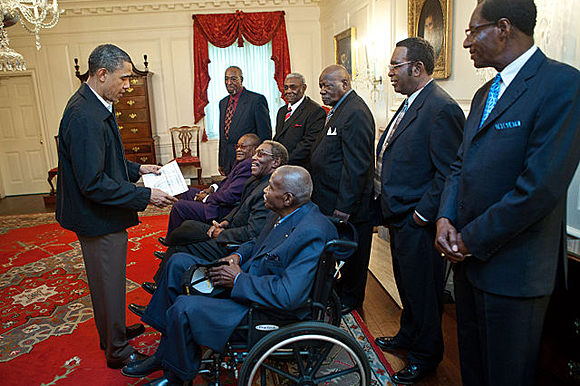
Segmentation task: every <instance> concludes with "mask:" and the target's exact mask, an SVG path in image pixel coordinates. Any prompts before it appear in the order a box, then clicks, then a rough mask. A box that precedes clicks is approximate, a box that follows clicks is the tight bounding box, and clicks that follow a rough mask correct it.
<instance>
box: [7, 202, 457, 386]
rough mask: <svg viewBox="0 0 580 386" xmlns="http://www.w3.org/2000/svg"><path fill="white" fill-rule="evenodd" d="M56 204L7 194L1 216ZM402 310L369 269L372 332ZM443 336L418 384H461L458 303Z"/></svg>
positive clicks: (394, 358)
mask: <svg viewBox="0 0 580 386" xmlns="http://www.w3.org/2000/svg"><path fill="white" fill-rule="evenodd" d="M51 211H54V207H49V208H45V206H44V202H43V199H42V195H34V196H18V197H8V198H4V199H1V200H0V216H5V215H18V214H31V213H47V212H51ZM400 315H401V310H400V308H399V307H398V306H397V304H396V303H395V302H394V301H393V299H392V298H391V297H390V296H389V295H388V293H387V292H386V291H385V290H384V289H383V287H382V286H381V285H380V284H379V282H378V281H377V280H376V279H375V278H374V277H373V275H372V274H370V273H369V277H368V282H367V290H366V299H365V302H364V305H363V309H362V312H361V316H362V317H363V319H364V320H365V322H366V324H367V326H368V328H369V330H370V332H371V333H372V334H373V336H375V337H377V336H392V335H394V334H395V333H396V332H397V330H398V327H399V317H400ZM443 337H444V340H445V356H444V358H443V362H441V364H440V365H439V367H438V368H437V370H436V371H435V372H434V373H433V374H431V375H429V376H428V377H426V378H425V379H424V380H423V381H421V382H419V383H417V385H424V386H427V385H433V386H439V385H440V386H456V385H461V376H460V373H459V356H458V350H457V334H456V323H455V306H454V305H452V304H448V305H446V306H445V313H444V315H443ZM405 354H406V353H405V352H404V351H401V352H396V353H388V352H386V353H385V356H386V357H387V360H388V361H389V362H390V363H391V365H392V366H393V368H394V370H395V371H396V370H399V369H401V368H402V367H404V366H405V364H406V361H405Z"/></svg>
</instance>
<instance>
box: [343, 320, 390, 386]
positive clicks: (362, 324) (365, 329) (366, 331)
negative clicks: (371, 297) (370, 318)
mask: <svg viewBox="0 0 580 386" xmlns="http://www.w3.org/2000/svg"><path fill="white" fill-rule="evenodd" d="M352 316H354V319H355V320H356V321H357V323H358V325H359V327H360V328H361V329H362V330H363V333H364V334H365V335H366V336H367V337H370V338H371V339H369V343H370V344H371V347H372V348H373V350H374V351H375V353H376V354H377V356H378V357H379V360H380V361H381V363H382V364H383V366H385V368H386V369H387V371H388V372H389V376H390V375H393V374H394V373H395V370H393V368H392V367H391V364H390V363H389V361H387V358H386V357H385V354H384V353H383V350H381V348H380V347H379V346H377V344H376V343H375V339H374V336H373V334H371V332H370V331H369V328H368V327H367V325H366V323H365V321H364V320H363V319H362V317H361V316H360V315H359V313H358V312H357V311H356V310H354V311H352Z"/></svg>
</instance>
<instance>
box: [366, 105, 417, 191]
mask: <svg viewBox="0 0 580 386" xmlns="http://www.w3.org/2000/svg"><path fill="white" fill-rule="evenodd" d="M408 109H409V98H407V99H405V102H403V108H401V111H400V112H399V115H397V118H396V119H395V122H393V125H392V128H391V129H390V130H389V132H388V133H387V137H386V138H385V141H384V142H383V146H382V147H381V151H380V152H379V155H378V157H377V166H376V167H375V178H374V181H373V182H374V186H375V199H376V198H377V197H378V195H379V194H380V193H381V172H382V169H383V154H385V149H386V148H387V145H388V144H389V142H390V141H391V138H393V135H394V134H395V131H396V130H397V127H398V126H399V123H401V121H402V120H403V117H404V116H405V113H406V112H407V110H408Z"/></svg>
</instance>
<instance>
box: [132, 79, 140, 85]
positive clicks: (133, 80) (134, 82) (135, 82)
mask: <svg viewBox="0 0 580 386" xmlns="http://www.w3.org/2000/svg"><path fill="white" fill-rule="evenodd" d="M137 83H139V80H138V79H131V84H137Z"/></svg>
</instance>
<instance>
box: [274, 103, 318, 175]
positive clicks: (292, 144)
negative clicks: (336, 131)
mask: <svg viewBox="0 0 580 386" xmlns="http://www.w3.org/2000/svg"><path fill="white" fill-rule="evenodd" d="M287 112H288V106H287V105H285V106H282V107H280V110H278V115H277V116H276V135H275V136H274V141H278V142H280V143H281V144H282V145H284V146H285V147H286V150H288V154H289V155H290V158H289V160H288V164H290V165H300V166H305V165H306V163H307V162H306V161H307V159H308V156H309V155H310V151H311V149H312V146H313V145H314V142H315V141H316V138H317V137H318V135H319V134H320V132H321V131H322V129H323V128H324V120H325V119H326V111H324V109H323V108H322V107H320V105H319V104H318V103H316V102H314V101H313V100H312V99H310V98H309V97H305V98H304V100H303V101H302V103H300V106H298V108H297V109H296V111H294V112H293V113H292V115H291V116H290V118H288V120H287V121H286V122H284V118H285V117H286V113H287Z"/></svg>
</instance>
